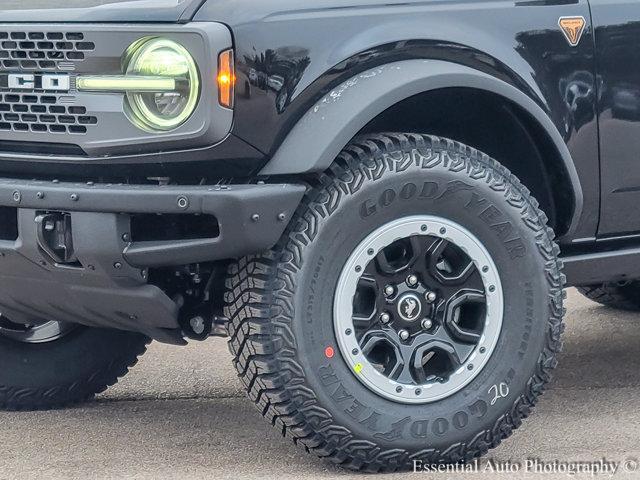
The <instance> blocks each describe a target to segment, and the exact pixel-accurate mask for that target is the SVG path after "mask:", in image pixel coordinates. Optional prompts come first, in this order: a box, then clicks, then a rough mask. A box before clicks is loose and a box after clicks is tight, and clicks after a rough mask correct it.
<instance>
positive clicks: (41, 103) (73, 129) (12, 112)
mask: <svg viewBox="0 0 640 480" xmlns="http://www.w3.org/2000/svg"><path fill="white" fill-rule="evenodd" d="M61 103H62V101H61V99H60V96H58V95H51V94H47V93H38V92H33V93H31V92H30V93H27V94H19V93H5V94H2V95H0V131H16V132H34V133H47V132H48V133H71V134H77V135H82V134H85V133H87V127H90V126H92V125H96V124H97V123H98V118H97V117H95V116H93V115H88V114H87V109H86V108H85V107H82V106H77V105H68V106H67V105H63V104H61Z"/></svg>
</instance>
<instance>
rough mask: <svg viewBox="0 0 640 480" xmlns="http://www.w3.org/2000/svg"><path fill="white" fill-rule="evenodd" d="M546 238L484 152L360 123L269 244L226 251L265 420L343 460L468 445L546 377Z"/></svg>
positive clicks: (399, 457) (557, 273)
mask: <svg viewBox="0 0 640 480" xmlns="http://www.w3.org/2000/svg"><path fill="white" fill-rule="evenodd" d="M558 253H559V249H558V247H557V246H556V245H555V244H554V242H553V233H552V231H551V229H549V228H548V227H547V226H546V217H545V215H544V214H543V213H542V212H541V211H540V210H539V209H538V204H537V202H536V201H535V200H534V199H533V198H532V197H531V195H530V194H529V192H528V191H527V189H526V188H525V187H523V186H522V185H521V184H520V183H519V181H518V180H517V179H516V178H515V177H514V176H513V175H511V174H510V173H509V172H508V171H507V170H506V169H505V168H504V167H502V166H501V165H499V164H498V163H497V162H495V161H494V160H492V159H490V158H489V157H487V156H486V155H483V154H481V153H480V152H477V151H476V150H474V149H472V148H470V147H467V146H465V145H462V144H460V143H456V142H453V141H450V140H446V139H441V138H436V137H431V136H426V135H415V134H385V135H374V136H366V137H363V138H360V139H357V140H356V141H354V142H353V143H352V144H351V145H349V146H348V147H347V148H346V149H345V150H344V151H343V152H342V153H341V154H340V156H339V157H338V159H337V160H336V161H335V162H334V164H333V166H332V167H331V168H330V170H329V171H328V172H327V173H326V174H324V175H323V176H322V177H321V178H320V179H319V180H318V182H317V184H316V185H314V186H313V187H312V188H311V189H310V192H309V193H308V195H307V197H306V201H305V202H304V205H303V206H302V207H301V208H300V209H299V211H298V212H297V215H296V218H295V219H294V220H293V221H292V224H291V226H290V230H289V231H288V233H287V234H286V235H285V237H284V238H283V239H282V241H281V242H280V243H279V245H278V246H277V247H275V248H274V249H273V250H272V251H270V252H267V253H265V254H263V255H259V256H252V257H248V258H244V259H242V260H240V261H239V262H238V263H237V264H235V265H233V266H231V269H230V276H229V278H228V280H227V288H228V291H227V293H226V302H227V315H228V316H229V318H230V320H231V322H230V327H229V328H230V331H229V334H230V348H231V351H232V353H233V355H234V357H235V360H234V362H235V366H236V368H237V371H238V373H239V376H240V379H241V380H242V382H243V383H244V385H245V386H246V388H247V390H248V393H249V397H250V398H251V400H253V401H254V402H255V403H256V405H257V406H258V408H259V409H260V411H261V412H262V414H263V415H264V416H265V417H266V418H267V419H268V421H270V422H271V423H272V424H273V425H274V426H276V428H277V429H278V430H280V431H281V432H282V433H283V434H285V435H287V436H289V437H291V438H292V439H293V440H294V441H295V442H296V443H297V444H299V445H302V446H304V448H305V449H307V450H308V451H309V452H312V453H315V454H316V455H319V456H321V457H326V458H329V459H331V460H332V461H333V462H336V463H338V464H340V465H342V466H344V467H347V468H351V469H358V470H366V471H372V472H378V471H394V470H399V469H411V468H418V469H419V468H421V465H425V464H428V463H443V462H445V463H450V462H458V461H463V460H469V459H471V458H473V457H476V456H478V455H481V454H484V453H485V452H487V451H488V449H490V448H492V447H495V446H496V445H498V444H499V443H500V441H501V440H502V439H504V438H506V437H508V436H509V435H510V434H511V432H512V431H513V430H514V429H515V428H517V427H518V426H520V424H521V421H522V419H523V418H525V417H526V416H527V415H528V414H529V412H530V411H531V409H532V407H533V406H534V404H535V403H536V399H537V398H538V396H539V395H540V394H541V393H542V391H543V388H544V386H545V384H546V383H547V382H548V381H549V379H550V375H551V371H552V369H553V368H554V367H555V365H556V353H557V352H558V351H559V350H560V348H561V340H560V336H561V332H562V328H563V327H562V315H563V305H562V304H563V291H562V288H563V282H564V276H563V275H562V273H561V263H560V261H559V260H558Z"/></svg>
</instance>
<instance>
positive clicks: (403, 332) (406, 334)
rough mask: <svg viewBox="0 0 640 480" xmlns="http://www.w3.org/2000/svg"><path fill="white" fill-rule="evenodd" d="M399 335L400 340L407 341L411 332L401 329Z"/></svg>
mask: <svg viewBox="0 0 640 480" xmlns="http://www.w3.org/2000/svg"><path fill="white" fill-rule="evenodd" d="M398 336H399V337H400V340H402V341H403V342H406V341H407V340H409V332H407V331H406V330H400V331H399V332H398Z"/></svg>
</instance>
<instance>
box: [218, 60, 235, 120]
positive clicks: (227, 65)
mask: <svg viewBox="0 0 640 480" xmlns="http://www.w3.org/2000/svg"><path fill="white" fill-rule="evenodd" d="M235 85H236V73H235V66H234V62H233V50H225V51H224V52H222V53H221V54H220V56H219V57H218V99H219V101H220V105H222V106H223V107H227V108H233V97H234V90H235Z"/></svg>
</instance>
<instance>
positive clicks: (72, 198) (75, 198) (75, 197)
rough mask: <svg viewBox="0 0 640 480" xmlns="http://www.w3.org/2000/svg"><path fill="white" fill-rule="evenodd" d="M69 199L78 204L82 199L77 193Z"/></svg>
mask: <svg viewBox="0 0 640 480" xmlns="http://www.w3.org/2000/svg"><path fill="white" fill-rule="evenodd" d="M69 198H70V199H71V201H72V202H77V201H78V200H79V199H80V197H79V196H78V194H77V193H72V194H71V196H70V197H69Z"/></svg>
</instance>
